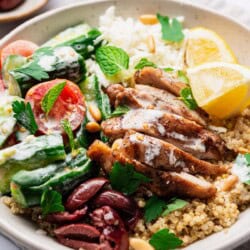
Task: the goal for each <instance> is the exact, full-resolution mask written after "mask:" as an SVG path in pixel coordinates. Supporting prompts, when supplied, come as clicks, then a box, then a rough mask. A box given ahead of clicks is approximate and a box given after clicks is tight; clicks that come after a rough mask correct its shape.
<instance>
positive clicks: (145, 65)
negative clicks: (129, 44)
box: [135, 57, 157, 69]
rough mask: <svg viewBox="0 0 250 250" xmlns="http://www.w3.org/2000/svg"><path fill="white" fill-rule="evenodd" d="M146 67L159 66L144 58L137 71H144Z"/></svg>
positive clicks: (136, 66)
mask: <svg viewBox="0 0 250 250" xmlns="http://www.w3.org/2000/svg"><path fill="white" fill-rule="evenodd" d="M144 67H153V68H157V65H156V64H155V63H153V62H151V61H149V60H148V59H147V58H145V57H143V58H142V59H141V60H140V61H139V62H138V63H137V64H136V65H135V69H143V68H144Z"/></svg>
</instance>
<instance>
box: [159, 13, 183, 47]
mask: <svg viewBox="0 0 250 250" xmlns="http://www.w3.org/2000/svg"><path fill="white" fill-rule="evenodd" d="M157 19H158V20H159V22H160V24H161V31H162V39H163V40H166V41H170V42H180V41H182V40H183V38H184V34H183V32H182V25H181V23H180V22H179V21H178V20H177V19H176V18H173V19H172V20H171V21H170V19H169V17H168V16H161V15H160V14H159V13H158V14H157Z"/></svg>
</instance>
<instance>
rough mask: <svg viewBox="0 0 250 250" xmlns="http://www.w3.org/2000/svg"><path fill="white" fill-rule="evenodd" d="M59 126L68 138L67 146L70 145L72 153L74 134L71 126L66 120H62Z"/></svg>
mask: <svg viewBox="0 0 250 250" xmlns="http://www.w3.org/2000/svg"><path fill="white" fill-rule="evenodd" d="M61 124H62V127H63V129H64V131H65V133H66V134H67V136H68V138H69V145H70V148H71V151H73V150H74V149H75V141H74V134H73V131H72V128H71V125H70V123H69V120H66V119H65V120H62V122H61Z"/></svg>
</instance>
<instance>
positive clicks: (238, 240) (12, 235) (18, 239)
mask: <svg viewBox="0 0 250 250" xmlns="http://www.w3.org/2000/svg"><path fill="white" fill-rule="evenodd" d="M119 1H122V0H85V1H84V2H77V3H73V4H68V5H66V6H63V7H59V8H55V9H53V10H50V11H47V12H45V13H42V14H39V15H37V16H35V17H33V18H31V19H30V20H27V21H25V22H24V23H22V24H20V25H18V26H17V27H16V28H15V29H13V30H12V31H11V32H10V33H8V34H7V35H6V36H4V37H3V38H2V39H0V48H1V47H2V46H3V45H4V44H5V43H6V42H7V41H8V40H9V39H11V37H12V36H14V35H15V34H16V33H19V32H21V31H22V30H23V29H25V28H27V27H29V26H30V25H32V24H34V23H37V22H39V21H41V20H44V19H46V18H48V17H50V16H53V15H56V14H58V13H60V12H63V11H67V10H70V9H74V8H78V7H80V6H85V5H91V4H98V3H102V2H107V3H108V2H110V3H114V2H119ZM165 1H166V2H171V3H174V4H177V5H180V6H191V7H192V8H194V9H196V10H197V11H205V12H207V13H209V14H212V15H215V16H217V17H220V18H223V19H224V20H226V21H228V22H231V23H234V24H236V25H238V26H239V27H241V28H243V29H244V30H246V31H247V32H249V34H250V27H248V26H247V25H246V24H243V23H240V22H239V21H237V20H235V19H234V18H233V17H230V16H227V15H225V14H222V13H220V12H219V11H216V10H213V9H211V8H209V7H207V6H201V5H199V4H197V3H192V2H186V1H184V0H165ZM0 198H1V195H0ZM1 200H2V199H0V202H2V201H1ZM3 205H4V204H3ZM249 212H250V211H249V209H248V210H245V211H244V213H249ZM238 220H240V217H239V219H238ZM232 226H233V225H232ZM0 229H1V233H2V234H3V235H5V236H6V237H8V238H9V239H11V240H13V241H14V242H15V243H17V244H19V245H21V246H27V247H31V248H32V249H40V250H48V249H47V247H46V246H41V245H40V244H39V243H40V242H35V241H32V239H29V238H28V237H26V236H25V235H24V234H22V233H19V232H17V231H15V230H14V231H13V229H12V228H10V227H9V226H8V222H6V221H5V222H4V221H3V220H1V219H0ZM214 234H215V233H214ZM249 236H250V228H248V230H245V233H244V234H242V235H241V236H235V237H233V239H232V240H231V241H230V242H224V245H223V249H231V248H232V247H237V246H238V245H240V244H242V243H244V242H245V241H247V240H248V239H249ZM191 245H192V244H191ZM65 249H68V248H65ZM214 249H218V250H219V249H221V248H214Z"/></svg>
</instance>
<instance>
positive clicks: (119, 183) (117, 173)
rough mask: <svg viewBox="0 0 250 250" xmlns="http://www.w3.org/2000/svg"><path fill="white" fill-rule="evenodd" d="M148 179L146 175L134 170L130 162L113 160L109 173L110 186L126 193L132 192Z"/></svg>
mask: <svg viewBox="0 0 250 250" xmlns="http://www.w3.org/2000/svg"><path fill="white" fill-rule="evenodd" d="M149 181H150V179H149V178H148V177H146V176H145V175H143V174H140V173H138V172H136V171H135V170H134V167H133V166H132V165H130V164H126V165H122V164H121V163H119V162H115V163H114V165H113V168H112V171H111V173H110V182H111V186H112V187H113V188H114V189H115V190H117V191H120V192H123V193H125V194H128V195H130V194H132V193H134V192H135V191H136V190H137V188H138V187H139V186H140V185H141V184H142V183H146V182H149Z"/></svg>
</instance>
